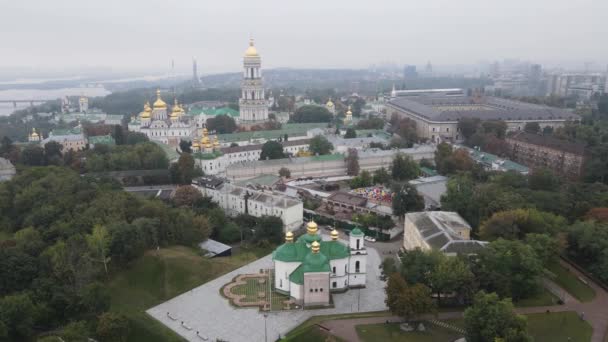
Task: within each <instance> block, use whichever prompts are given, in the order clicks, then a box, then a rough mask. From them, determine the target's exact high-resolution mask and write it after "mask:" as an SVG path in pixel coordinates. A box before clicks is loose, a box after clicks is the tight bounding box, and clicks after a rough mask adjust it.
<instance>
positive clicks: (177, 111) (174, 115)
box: [171, 98, 184, 119]
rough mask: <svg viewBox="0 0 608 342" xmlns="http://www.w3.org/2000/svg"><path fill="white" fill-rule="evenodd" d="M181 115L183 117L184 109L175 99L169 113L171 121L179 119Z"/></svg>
mask: <svg viewBox="0 0 608 342" xmlns="http://www.w3.org/2000/svg"><path fill="white" fill-rule="evenodd" d="M182 115H184V109H183V108H182V106H180V105H179V103H178V102H177V98H176V99H175V102H174V104H173V108H172V111H171V119H179V118H180V117H181V116H182Z"/></svg>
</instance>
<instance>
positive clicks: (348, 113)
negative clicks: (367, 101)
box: [346, 105, 353, 116]
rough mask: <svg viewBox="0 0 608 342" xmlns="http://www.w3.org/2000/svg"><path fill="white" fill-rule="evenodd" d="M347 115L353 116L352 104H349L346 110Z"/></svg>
mask: <svg viewBox="0 0 608 342" xmlns="http://www.w3.org/2000/svg"><path fill="white" fill-rule="evenodd" d="M346 116H353V112H352V111H351V109H350V105H349V106H348V111H346Z"/></svg>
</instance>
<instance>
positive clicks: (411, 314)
mask: <svg viewBox="0 0 608 342" xmlns="http://www.w3.org/2000/svg"><path fill="white" fill-rule="evenodd" d="M385 291H386V299H385V303H386V305H387V306H388V308H389V310H390V311H391V313H393V314H394V315H397V316H400V317H403V318H404V319H405V320H406V321H409V320H412V319H414V318H416V317H417V316H419V315H421V314H424V313H435V312H436V308H435V305H434V302H433V300H432V299H431V290H430V289H429V288H428V287H426V286H425V285H423V284H415V285H409V284H408V283H406V281H405V280H404V279H403V277H401V275H400V274H399V273H393V274H391V275H389V277H388V282H387V285H386V288H385Z"/></svg>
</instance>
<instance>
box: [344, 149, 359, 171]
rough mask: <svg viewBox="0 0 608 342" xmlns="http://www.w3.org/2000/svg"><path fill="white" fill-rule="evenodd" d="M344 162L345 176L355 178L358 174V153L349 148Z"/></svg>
mask: <svg viewBox="0 0 608 342" xmlns="http://www.w3.org/2000/svg"><path fill="white" fill-rule="evenodd" d="M344 162H346V174H347V175H349V176H356V175H358V174H359V153H358V152H357V149H355V148H349V149H348V154H347V155H346V157H345V158H344Z"/></svg>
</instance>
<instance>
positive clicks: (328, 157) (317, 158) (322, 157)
mask: <svg viewBox="0 0 608 342" xmlns="http://www.w3.org/2000/svg"><path fill="white" fill-rule="evenodd" d="M308 158H310V160H311V161H324V160H343V159H344V155H343V154H342V153H334V154H323V155H320V156H312V157H308Z"/></svg>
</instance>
